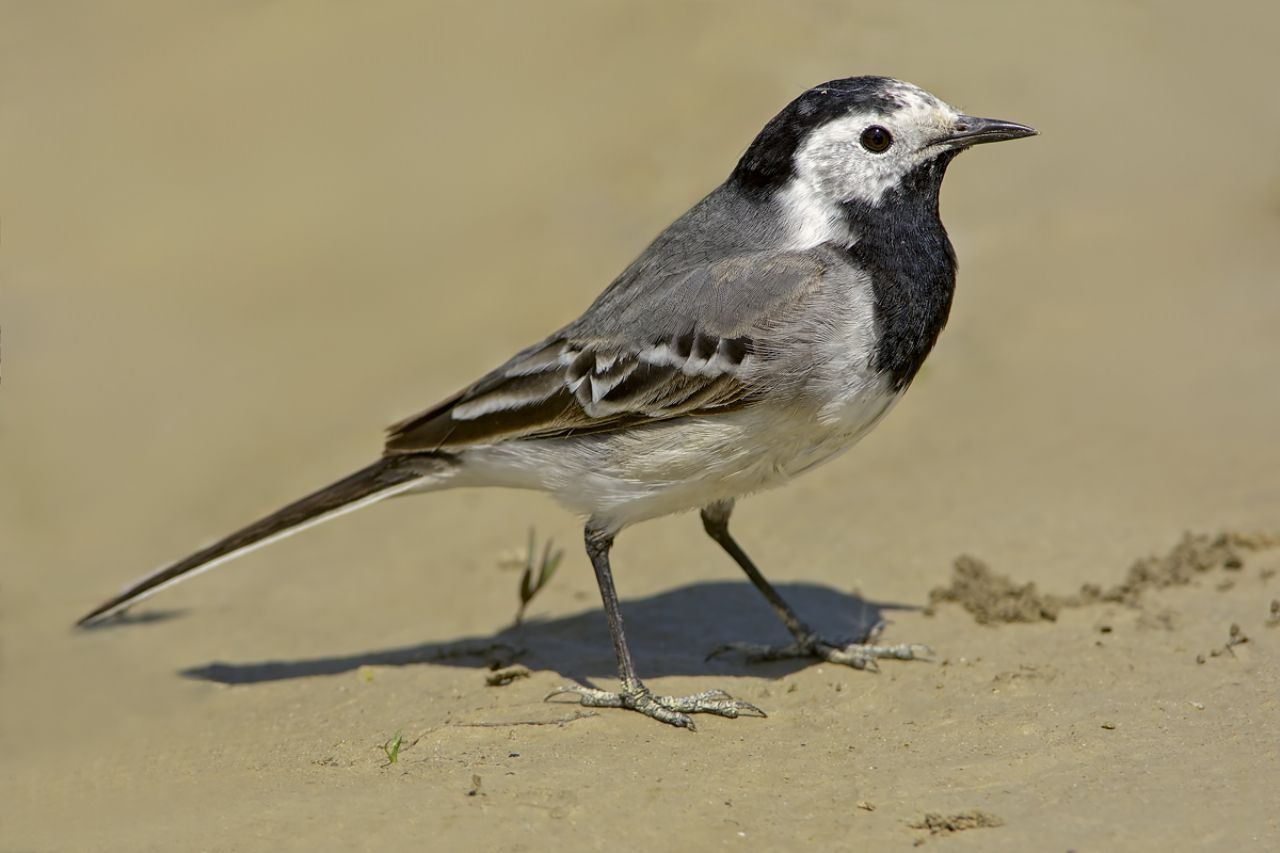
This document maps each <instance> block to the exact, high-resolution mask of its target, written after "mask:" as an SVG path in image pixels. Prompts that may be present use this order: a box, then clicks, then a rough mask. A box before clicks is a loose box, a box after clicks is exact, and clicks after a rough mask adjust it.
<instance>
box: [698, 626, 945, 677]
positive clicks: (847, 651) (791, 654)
mask: <svg viewBox="0 0 1280 853" xmlns="http://www.w3.org/2000/svg"><path fill="white" fill-rule="evenodd" d="M883 629H884V623H883V622H880V623H878V624H876V625H874V626H872V628H871V630H870V631H868V632H867V636H866V637H865V638H864V640H863V641H862V642H845V643H832V642H828V641H826V640H823V639H822V638H820V637H818V636H817V635H816V634H810V635H808V636H803V637H799V638H797V639H796V641H795V642H792V643H788V644H786V645H783V646H769V645H764V644H762V643H725V644H724V645H722V646H717V647H716V648H715V649H713V650H712V651H711V653H710V654H708V655H707V660H711V659H712V658H714V657H718V656H720V655H722V654H724V653H725V652H730V651H733V652H741V653H742V654H743V655H745V656H746V659H747V662H749V663H760V662H764V661H777V660H793V659H795V658H818V659H819V660H825V661H827V662H829V663H838V664H843V665H845V666H851V667H853V668H854V669H865V670H870V671H871V672H879V671H880V666H879V664H878V663H877V661H878V660H879V659H882V658H884V659H891V660H929V659H930V658H931V657H932V656H933V649H931V648H929V647H928V646H925V645H921V644H920V643H901V644H898V645H893V646H880V645H875V644H874V643H871V642H869V641H870V640H873V639H875V638H876V637H877V636H878V635H879V634H880V632H881V631H882V630H883Z"/></svg>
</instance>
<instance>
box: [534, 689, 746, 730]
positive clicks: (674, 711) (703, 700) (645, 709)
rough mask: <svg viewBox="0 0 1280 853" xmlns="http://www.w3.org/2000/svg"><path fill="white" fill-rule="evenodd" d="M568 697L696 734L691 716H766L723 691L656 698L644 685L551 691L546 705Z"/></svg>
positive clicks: (695, 727) (732, 717) (591, 705)
mask: <svg viewBox="0 0 1280 853" xmlns="http://www.w3.org/2000/svg"><path fill="white" fill-rule="evenodd" d="M565 693H572V694H574V695H576V696H577V697H578V702H579V703H580V704H582V705H585V706H587V707H589V708H627V709H628V710H631V711H639V712H640V713H642V714H644V715H645V716H646V717H652V718H653V719H655V720H659V721H661V722H664V723H668V724H670V725H673V726H678V727H681V728H686V729H689V731H697V726H695V725H694V723H693V720H692V719H690V718H689V716H688V715H689V714H716V715H717V716H721V717H729V718H730V719H734V718H737V717H740V716H743V715H747V716H757V717H764V716H767V715H766V714H765V712H764V711H762V710H760V709H759V708H757V707H756V706H755V705H752V704H751V703H750V702H743V701H742V700H740V699H734V698H733V697H732V696H730V695H729V694H728V693H726V692H725V691H723V690H706V691H703V692H702V693H694V694H692V695H689V696H655V695H654V694H653V693H651V692H650V691H649V689H648V688H647V687H645V686H644V685H638V686H637V687H634V688H631V689H629V690H628V689H625V688H624V689H623V690H622V691H620V692H617V693H614V692H612V691H609V690H599V689H597V688H595V687H585V686H583V685H581V684H569V685H566V686H564V687H560V688H557V689H555V690H553V691H551V692H550V693H548V694H547V697H546V699H544V700H543V701H549V700H550V699H551V698H552V697H554V696H560V695H562V694H565Z"/></svg>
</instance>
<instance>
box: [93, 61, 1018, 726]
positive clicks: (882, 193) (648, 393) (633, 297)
mask: <svg viewBox="0 0 1280 853" xmlns="http://www.w3.org/2000/svg"><path fill="white" fill-rule="evenodd" d="M1036 133H1037V131H1036V130H1035V129H1034V128H1031V127H1029V126H1027V125H1024V124H1019V123H1016V122H1012V121H1004V120H999V119H991V118H979V117H975V116H971V115H966V114H964V113H962V112H960V111H959V110H957V109H956V108H954V107H951V106H949V105H948V104H947V103H945V102H943V101H942V100H940V99H939V98H938V97H936V96H934V95H932V94H930V93H929V92H926V91H925V90H923V89H921V88H919V87H917V86H915V85H913V84H910V83H907V82H904V81H901V80H897V79H893V78H890V77H881V76H857V77H848V78H843V79H838V80H831V81H829V82H826V83H823V84H821V85H818V86H815V87H813V88H811V89H808V90H806V91H805V92H803V93H801V94H800V95H799V96H798V97H796V98H795V99H794V100H792V101H791V102H790V103H788V104H787V105H786V106H785V107H784V108H783V109H782V111H781V112H779V113H778V114H777V115H776V116H774V117H773V118H772V119H771V120H769V122H768V123H767V124H765V126H764V128H763V129H762V130H761V131H760V133H759V134H758V135H757V136H756V137H755V139H754V140H753V141H752V142H751V143H750V145H749V146H748V147H747V148H746V151H745V153H744V154H743V155H742V156H741V158H740V159H739V160H738V162H737V164H736V166H735V167H734V168H733V170H732V172H731V173H730V174H729V177H728V178H727V179H726V180H725V181H724V182H723V183H721V184H720V185H719V186H717V187H716V188H715V189H713V190H712V191H711V192H710V193H709V194H708V195H706V196H705V197H704V198H703V199H702V200H701V201H699V202H697V203H696V204H695V205H693V207H692V208H690V209H689V210H688V211H687V212H686V213H684V214H683V215H681V216H680V217H679V218H677V219H676V220H675V221H674V222H673V223H672V224H671V225H670V226H668V227H667V228H666V230H664V231H663V232H662V233H661V234H659V235H658V236H657V237H656V238H655V239H654V240H653V241H652V243H650V244H649V246H648V247H647V248H646V249H645V250H644V251H643V252H641V254H640V255H639V256H638V257H637V258H636V259H635V260H634V261H633V262H632V263H631V264H630V265H629V266H627V267H626V268H625V269H624V270H623V271H622V273H621V274H620V275H618V277H617V278H616V279H614V280H613V282H612V283H611V284H609V286H608V287H607V288H606V289H605V290H604V291H603V292H602V293H601V294H600V295H599V296H598V297H597V298H596V300H595V301H594V302H593V303H592V304H591V305H590V306H589V307H588V308H587V309H586V310H585V311H584V312H583V313H582V315H581V316H579V317H578V318H577V319H576V320H573V321H572V322H570V323H569V324H568V325H566V326H564V327H563V328H561V329H559V330H557V331H555V332H553V333H552V334H550V335H548V336H547V337H546V338H544V339H542V340H541V341H539V342H537V343H535V344H533V345H532V346H529V347H527V348H526V349H523V350H521V351H519V352H517V353H516V354H515V355H513V356H512V357H511V358H510V359H509V360H507V361H506V362H505V363H503V364H501V365H499V366H498V367H497V368H495V369H494V370H492V371H490V372H489V373H487V374H485V375H483V376H482V377H481V378H480V379H478V380H477V381H475V382H473V383H472V384H470V385H467V386H466V387H465V388H463V389H462V390H461V391H459V392H457V393H456V394H454V395H453V396H451V397H448V398H447V399H445V400H443V401H442V402H440V403H438V404H437V405H435V406H432V407H431V408H428V409H426V410H425V411H422V412H421V413H419V414H415V415H413V416H412V417H409V418H406V419H404V420H402V421H400V422H398V423H396V424H394V425H392V426H391V427H390V428H389V429H388V435H387V438H386V443H385V448H384V450H383V453H382V455H381V456H380V457H379V458H378V459H377V460H376V461H374V462H373V463H372V464H370V465H368V466H366V467H364V468H362V469H360V470H359V471H356V472H355V473H353V474H351V475H349V476H347V477H344V478H343V479H340V480H338V481H336V482H334V483H332V484H331V485H329V486H326V487H324V488H322V489H320V490H319V491H316V492H314V493H312V494H310V495H307V496H306V497H303V498H301V499H300V500H297V501H295V502H293V503H291V504H289V505H287V506H285V507H284V508H282V509H280V510H278V511H276V512H274V513H272V514H270V515H267V516H266V517H264V518H262V519H261V520H259V521H256V522H254V523H252V524H250V525H248V526H247V527H244V528H243V529H241V530H238V531H236V532H234V533H231V534H230V535H228V536H226V537H225V538H223V539H221V540H219V541H217V542H215V543H213V544H212V545H209V546H208V547H205V548H202V549H201V550H199V551H196V552H195V553H194V554H191V555H190V556H188V557H186V558H184V559H181V560H179V561H177V562H175V563H172V564H169V565H167V566H165V567H163V568H161V569H159V570H157V571H155V572H153V573H151V574H149V575H147V576H146V577H144V578H142V579H141V580H139V581H137V582H136V583H133V584H132V585H130V586H128V587H127V588H125V589H124V590H123V591H122V592H120V593H119V594H118V595H115V596H113V597H111V598H110V599H108V600H106V601H105V602H103V603H102V604H100V605H99V606H97V607H95V608H94V609H93V610H92V611H90V612H89V613H88V614H87V615H85V616H84V617H83V618H81V619H80V620H79V621H78V622H77V623H76V624H77V625H86V624H89V623H92V622H94V621H97V620H101V619H104V618H106V617H108V616H110V615H112V614H115V613H117V612H119V611H121V610H122V609H124V608H125V607H127V606H130V605H132V604H134V603H136V602H137V601H139V600H140V599H142V598H144V597H146V596H149V595H152V594H154V593H156V592H159V591H160V590H162V589H165V588H167V587H170V586H172V585H173V584H175V583H177V582H179V581H181V580H184V579H187V578H189V577H191V576H193V575H195V574H197V573H199V572H202V571H205V570H208V569H211V568H213V567H214V566H217V565H220V564H222V563H225V562H227V561H228V560H231V559H233V558H235V557H239V556H242V555H244V554H246V553H248V552H249V551H252V550H254V549H256V548H259V547H261V546H263V545H266V544H268V543H271V542H274V541H276V540H279V539H281V538H283V537H285V536H288V535H291V534H293V533H297V532H299V531H301V530H303V529H306V528H308V527H311V526H313V525H316V524H319V523H321V522H323V521H328V520H330V519H332V518H335V517H337V516H340V515H344V514H346V513H349V512H352V511H354V510H357V509H360V508H363V507H365V506H368V505H370V504H373V503H376V502H378V501H382V500H385V499H387V498H390V497H392V496H397V495H405V494H409V493H422V492H434V491H440V490H445V489H451V488H457V487H475V486H498V487H510V488H518V489H535V490H541V491H543V492H547V493H550V495H551V496H552V497H553V498H554V499H555V500H556V501H557V502H558V503H560V504H561V505H562V506H564V507H565V508H567V509H568V510H570V511H572V512H574V513H576V514H577V515H578V516H579V517H581V518H583V519H584V523H583V541H584V545H585V549H586V553H587V556H588V558H589V559H590V562H591V565H592V567H593V569H594V572H595V577H596V581H597V584H598V586H599V589H600V596H601V601H602V603H603V607H604V612H605V616H606V618H607V621H608V627H609V634H610V637H611V640H612V643H613V647H614V652H615V655H616V658H617V665H618V682H619V685H618V689H617V690H603V689H600V688H597V687H594V686H588V685H585V684H572V685H568V686H565V687H562V688H559V689H558V690H556V691H555V692H554V693H552V694H551V696H548V697H547V698H548V699H552V698H553V697H557V696H563V695H566V694H567V695H569V696H570V697H571V701H576V702H578V703H580V704H581V705H584V706H588V707H597V708H620V709H626V710H630V711H635V712H639V713H640V714H643V715H645V716H647V717H650V718H653V719H656V720H658V721H661V722H664V723H668V724H671V725H674V726H680V727H684V728H687V729H690V730H692V729H695V728H696V726H695V724H694V721H693V718H692V717H691V715H692V714H711V715H718V716H721V717H728V718H736V717H739V716H764V715H765V713H764V711H762V710H761V709H760V708H757V707H756V706H755V705H753V704H751V703H749V702H745V701H742V700H739V699H736V698H734V697H733V696H731V695H730V694H728V693H727V692H725V691H723V690H706V691H702V692H699V693H695V694H693V695H689V696H664V695H658V694H655V693H654V692H653V691H651V690H650V689H649V688H648V687H647V686H646V685H645V683H644V682H643V681H642V680H641V678H640V676H639V674H638V672H637V668H636V666H635V663H634V661H633V659H632V655H631V649H630V646H629V644H628V642H627V637H626V633H625V631H624V628H623V619H622V612H621V608H620V605H619V600H618V595H617V592H616V589H615V587H614V581H613V572H612V566H611V563H610V550H611V548H612V546H613V543H614V540H615V537H616V536H617V535H618V534H619V533H620V532H621V531H622V530H624V529H625V528H628V527H631V526H632V525H634V524H637V523H639V522H642V521H646V520H649V519H654V518H658V517H662V516H667V515H672V514H675V513H680V512H686V511H692V510H698V511H699V512H700V515H701V520H702V524H703V527H704V528H705V531H706V533H707V534H708V536H710V538H711V539H712V540H714V541H715V542H716V543H718V544H719V545H720V547H721V548H723V550H724V551H725V552H727V554H728V555H729V556H730V557H731V558H732V559H733V560H734V561H735V562H736V563H737V564H738V565H739V566H740V567H741V568H742V570H743V571H744V572H745V573H746V575H747V577H748V578H749V579H750V581H751V583H752V584H753V585H754V586H755V587H756V588H757V589H758V590H759V591H760V592H761V593H762V594H763V595H764V597H765V598H766V599H767V600H768V602H769V604H770V605H771V606H772V608H773V609H774V610H775V611H776V612H777V614H778V616H779V617H780V618H781V620H782V622H783V624H784V625H785V626H786V628H787V630H788V631H789V633H790V634H791V637H792V641H791V642H790V643H788V644H786V645H784V646H767V645H760V644H754V643H748V642H742V643H733V644H729V645H728V646H724V647H722V648H721V649H719V650H717V651H726V650H739V651H742V652H744V653H746V654H747V655H748V656H749V657H750V658H752V659H780V658H814V659H818V660H825V661H829V662H832V663H839V664H846V665H849V666H852V667H855V668H858V669H864V668H872V669H874V668H876V661H877V660H878V659H904V660H910V659H916V658H919V657H923V656H924V654H925V653H926V652H927V648H926V647H923V646H920V645H916V644H899V645H877V644H876V643H875V640H876V639H877V635H878V633H879V631H880V629H881V627H882V626H880V625H878V626H874V627H873V628H871V629H870V630H869V631H867V632H866V633H865V635H864V636H862V637H859V638H858V639H857V640H855V641H852V642H845V641H831V640H827V639H825V638H823V637H822V636H821V635H820V634H818V633H817V632H816V631H815V630H814V629H813V628H811V627H810V625H809V624H808V623H807V622H805V621H804V620H803V619H802V618H801V617H800V616H799V615H798V614H797V613H796V612H795V611H794V610H793V609H792V608H791V606H790V605H789V604H788V603H787V602H786V601H785V599H783V597H782V596H781V595H779V593H778V591H777V590H776V589H775V588H774V587H773V586H772V585H771V584H770V583H769V581H768V580H766V578H765V577H764V575H763V574H762V573H761V572H760V570H759V568H758V567H757V566H756V565H755V563H754V562H753V561H752V560H751V558H750V557H749V556H748V555H747V553H746V551H744V550H743V549H742V547H741V546H740V545H739V544H738V542H737V541H736V540H735V538H734V537H733V536H732V535H731V534H730V532H729V520H730V517H731V515H732V513H733V509H734V505H735V501H736V500H738V499H739V498H742V497H744V496H747V495H750V494H753V493H756V492H759V491H761V490H764V489H767V488H771V487H775V486H779V485H781V484H783V483H785V482H787V481H789V480H791V479H792V478H793V477H796V476H797V475H799V474H802V473H804V472H805V471H808V470H810V469H812V468H814V467H816V466H818V465H821V464H823V463H825V462H828V461H830V460H831V459H832V458H834V457H836V456H837V455H838V454H840V453H841V452H842V451H844V450H847V449H848V448H849V447H851V446H852V445H853V444H854V443H856V442H857V441H858V440H859V439H860V438H861V437H862V436H864V435H865V434H866V433H867V432H868V431H869V430H871V429H872V428H873V427H874V426H875V425H876V424H877V423H879V421H880V420H881V419H882V418H883V417H884V416H885V415H886V414H887V413H888V412H889V411H890V409H892V408H893V406H894V404H895V403H896V402H897V401H898V400H899V399H900V398H901V397H902V395H903V394H904V392H905V391H906V390H907V387H908V386H909V385H910V384H911V382H912V379H913V378H914V377H915V376H916V374H917V372H918V371H919V370H920V367H921V365H922V364H923V362H924V360H925V358H926V357H927V356H928V355H929V353H930V351H931V350H932V349H933V346H934V344H935V342H936V341H937V339H938V336H939V334H940V333H941V331H942V329H943V326H944V325H945V323H946V321H947V316H948V313H949V312H950V309H951V303H952V296H953V293H954V291H955V282H956V255H955V252H954V250H953V248H952V245H951V242H950V240H949V239H948V237H947V232H946V230H945V228H944V227H943V224H942V221H941V218H940V216H939V192H940V189H941V185H942V180H943V176H944V174H945V173H946V170H947V167H948V165H949V164H950V163H951V161H952V160H953V159H954V158H955V157H956V156H957V155H958V154H959V153H960V152H962V151H965V150H966V149H968V148H971V147H973V146H975V145H979V144H983V143H989V142H998V141H1002V140H1012V139H1019V138H1022V137H1028V136H1034V135H1035V134H1036Z"/></svg>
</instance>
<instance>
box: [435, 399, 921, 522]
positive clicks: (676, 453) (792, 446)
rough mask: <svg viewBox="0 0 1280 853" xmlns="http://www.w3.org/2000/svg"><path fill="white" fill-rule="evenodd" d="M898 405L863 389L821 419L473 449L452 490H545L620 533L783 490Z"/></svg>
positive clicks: (747, 413)
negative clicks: (647, 521)
mask: <svg viewBox="0 0 1280 853" xmlns="http://www.w3.org/2000/svg"><path fill="white" fill-rule="evenodd" d="M898 396H899V395H897V394H891V393H889V392H887V391H885V390H882V389H880V388H878V387H877V388H874V389H871V388H866V387H863V388H861V389H860V393H856V394H850V395H849V396H848V397H847V398H844V399H840V398H837V399H834V400H831V401H830V402H829V403H828V405H827V406H825V407H824V408H823V409H822V410H820V411H816V410H813V409H810V408H809V407H804V406H797V407H796V408H795V409H787V410H780V409H778V408H776V407H772V406H768V405H761V406H753V407H751V408H748V409H744V410H742V411H739V412H734V413H730V414H724V415H718V416H715V417H712V418H687V419H680V420H675V421H671V422H669V423H659V424H654V425H652V426H649V427H646V428H643V429H636V430H629V431H623V432H620V433H616V434H600V435H588V436H580V437H571V438H562V439H546V440H540V441H517V442H509V443H504V444H497V445H490V446H487V447H476V448H473V449H471V450H468V451H467V453H466V455H465V457H464V459H465V465H464V469H463V471H461V472H459V475H458V476H457V477H456V478H455V479H454V480H453V482H451V483H450V485H454V486H468V485H476V486H481V485H486V486H487V485H501V486H509V487H515V488H532V489H540V490H544V491H547V492H550V493H551V494H552V495H553V496H554V497H555V499H556V500H557V501H559V502H560V503H561V504H563V505H564V506H565V507H567V508H569V509H571V510H573V511H574V512H577V513H579V514H581V515H583V516H588V517H593V518H595V519H596V520H597V521H599V522H602V523H604V524H605V525H606V526H608V527H610V528H612V529H614V530H618V529H621V528H623V527H626V526H627V525H630V524H634V523H635V522H638V521H643V520H645V519H649V518H657V517H659V516H663V515H670V514H672V513H677V512H684V511H686V510H690V509H697V508H700V507H704V506H707V505H708V504H711V503H714V502H716V501H720V500H725V499H729V498H736V497H740V496H742V495H746V494H749V493H751V492H756V491H760V490H762V489H767V488H770V487H773V486H777V485H780V484H782V483H784V482H786V481H787V480H789V479H791V478H792V477H794V476H796V475H797V474H800V473H801V472H803V471H806V470H808V469H810V468H813V467H815V466H817V465H820V464H822V463H823V462H826V461H828V460H830V459H832V458H834V457H835V456H836V455H838V454H839V453H841V452H842V451H844V450H847V449H848V448H849V447H851V446H853V444H854V443H856V442H857V440H858V439H859V438H861V437H862V436H863V435H865V434H866V433H867V432H868V431H869V430H870V429H871V428H872V427H873V426H875V424H876V422H878V421H879V420H880V418H882V417H883V416H884V415H885V414H886V413H887V412H888V411H889V409H890V408H892V406H893V404H894V402H896V400H897V398H898Z"/></svg>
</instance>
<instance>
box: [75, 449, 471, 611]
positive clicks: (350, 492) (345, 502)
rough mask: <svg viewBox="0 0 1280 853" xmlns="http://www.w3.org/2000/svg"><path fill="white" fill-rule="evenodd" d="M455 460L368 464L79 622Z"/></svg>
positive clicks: (409, 458)
mask: <svg viewBox="0 0 1280 853" xmlns="http://www.w3.org/2000/svg"><path fill="white" fill-rule="evenodd" d="M452 464H453V463H452V461H451V460H450V459H449V458H448V457H446V456H435V455H419V454H412V455H404V456H389V457H386V458H384V459H380V460H379V461H377V462H375V463H373V464H372V465H370V466H368V467H367V468H362V469H360V470H359V471H357V472H355V473H354V474H352V475H351V476H349V477H344V478H343V479H341V480H339V481H338V482H336V483H333V484H332V485H329V486H326V487H325V488H323V489H321V490H320V491H318V492H314V493H313V494H310V495H307V496H306V497H305V498H302V499H301V500H297V501H294V502H293V503H291V504H289V505H288V506H286V507H284V508H283V509H280V510H277V511H276V512H273V513H272V514H271V515H268V516H267V517H266V518H263V519H261V520H260V521H255V522H254V523H253V524H250V525H249V526H248V527H245V528H243V529H242V530H237V531H236V532H235V533H232V534H231V535H230V536H227V537H224V538H223V539H220V540H218V541H217V542H215V543H213V544H212V545H210V546H208V547H207V548H202V549H201V550H199V551H197V552H195V553H194V554H192V555H191V556H190V557H187V558H186V559H184V560H179V561H178V562H176V563H172V564H170V565H168V566H165V567H164V568H162V569H158V570H157V571H155V572H152V573H151V574H149V575H147V576H146V577H144V578H142V579H141V580H139V581H137V582H136V583H133V584H131V585H130V586H128V587H127V588H126V589H124V590H123V591H122V592H121V593H120V594H119V595H116V596H114V597H112V598H109V599H107V600H106V601H104V602H103V603H102V604H100V605H98V606H97V607H95V608H94V609H93V610H91V611H90V612H89V613H88V614H86V615H85V616H84V617H83V618H81V619H80V620H79V621H78V622H76V624H77V625H84V624H86V623H89V622H92V621H94V620H95V619H100V618H102V617H104V616H108V615H110V614H112V613H115V612H117V611H119V610H121V609H122V608H124V607H127V606H129V605H130V604H133V603H135V602H137V601H140V600H141V599H143V598H146V597H147V596H149V595H153V594H155V593H157V592H159V591H160V590H162V589H164V588H165V587H168V586H172V585H173V584H176V583H178V582H179V581H183V580H186V579H187V578H189V577H192V576H193V575H196V574H199V573H200V572H204V571H208V570H209V569H212V568H213V567H214V566H218V565H221V564H223V563H225V562H227V561H228V560H233V559H235V558H236V557H239V556H242V555H244V554H247V553H249V552H250V551H252V550H254V549H256V548H261V547H262V546H263V545H267V544H269V543H271V542H275V541H277V540H279V539H283V538H284V537H286V536H290V535H292V534H294V533H297V532H298V531H300V530H306V529H307V528H308V527H312V526H314V525H317V524H320V523H321V522H324V521H328V520H329V519H331V518H337V517H338V516H340V515H345V514H346V513H348V512H354V511H355V510H357V509H360V508H361V507H366V506H368V505H369V504H372V503H375V502H377V501H380V500H382V499H383V498H389V497H391V496H392V495H396V494H399V493H401V492H405V491H408V490H410V489H412V488H414V487H415V486H420V485H422V481H423V480H430V479H434V478H435V476H438V475H440V474H442V473H444V472H445V471H446V470H448V469H449V468H450V467H452Z"/></svg>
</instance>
